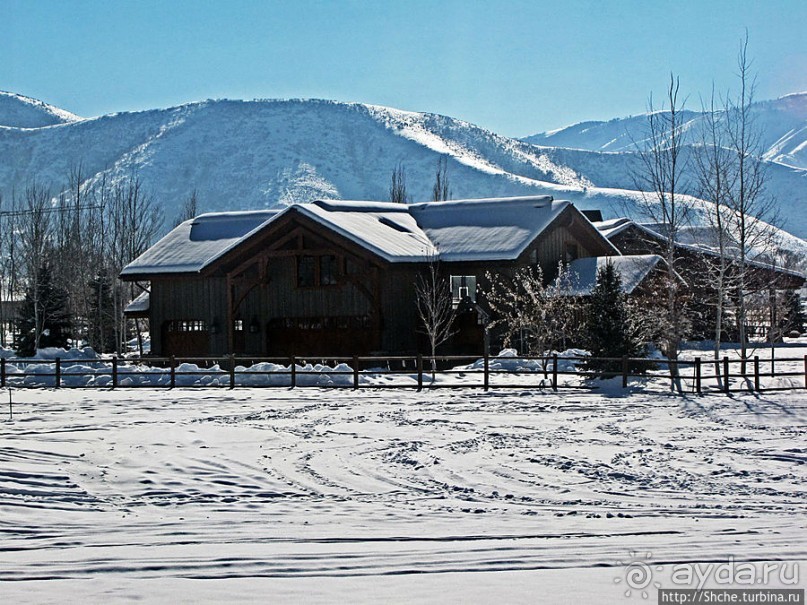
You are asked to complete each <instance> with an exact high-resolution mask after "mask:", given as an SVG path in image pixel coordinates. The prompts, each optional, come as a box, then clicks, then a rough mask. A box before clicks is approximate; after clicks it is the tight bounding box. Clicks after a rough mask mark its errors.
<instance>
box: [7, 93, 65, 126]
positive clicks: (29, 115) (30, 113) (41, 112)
mask: <svg viewBox="0 0 807 605" xmlns="http://www.w3.org/2000/svg"><path fill="white" fill-rule="evenodd" d="M80 119H81V118H80V117H79V116H77V115H74V114H72V113H70V112H69V111H65V110H64V109H59V108H58V107H54V106H53V105H48V104H47V103H43V102H42V101H38V100H36V99H32V98H30V97H25V96H23V95H18V94H15V93H13V92H5V91H2V90H0V127H2V126H12V127H15V128H41V127H43V126H52V125H54V124H64V123H67V122H76V121H78V120H80Z"/></svg>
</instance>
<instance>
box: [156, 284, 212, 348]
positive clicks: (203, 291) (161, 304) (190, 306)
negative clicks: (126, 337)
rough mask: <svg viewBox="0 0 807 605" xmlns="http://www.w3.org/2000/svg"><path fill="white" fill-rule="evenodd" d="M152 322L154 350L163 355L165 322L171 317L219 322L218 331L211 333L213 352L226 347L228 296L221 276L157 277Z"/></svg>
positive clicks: (209, 324)
mask: <svg viewBox="0 0 807 605" xmlns="http://www.w3.org/2000/svg"><path fill="white" fill-rule="evenodd" d="M149 303H150V307H149V320H150V322H149V325H150V327H151V350H152V351H153V352H154V353H156V354H163V353H164V352H165V351H164V349H163V344H164V343H163V342H162V330H163V325H164V324H165V322H167V321H171V320H193V319H200V320H203V321H205V322H207V324H208V327H210V326H212V325H213V324H214V323H217V324H218V326H219V330H218V333H217V334H210V349H209V351H210V353H215V352H223V351H225V350H226V346H227V343H226V334H225V330H224V322H225V320H226V317H227V296H226V290H225V282H224V279H222V278H206V279H204V278H174V279H155V280H153V281H152V282H151V295H150V296H149Z"/></svg>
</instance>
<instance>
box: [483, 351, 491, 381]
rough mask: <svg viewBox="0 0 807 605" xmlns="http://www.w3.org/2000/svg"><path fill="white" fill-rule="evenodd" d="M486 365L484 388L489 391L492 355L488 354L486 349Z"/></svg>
mask: <svg viewBox="0 0 807 605" xmlns="http://www.w3.org/2000/svg"><path fill="white" fill-rule="evenodd" d="M484 361H485V365H484V366H483V368H484V389H485V390H486V391H487V390H489V389H490V357H489V356H488V352H487V351H485V358H484Z"/></svg>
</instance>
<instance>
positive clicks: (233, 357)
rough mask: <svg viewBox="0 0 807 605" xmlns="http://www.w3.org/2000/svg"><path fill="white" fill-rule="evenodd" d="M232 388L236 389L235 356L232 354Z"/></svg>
mask: <svg viewBox="0 0 807 605" xmlns="http://www.w3.org/2000/svg"><path fill="white" fill-rule="evenodd" d="M230 388H231V389H234V388H235V354H233V353H230Z"/></svg>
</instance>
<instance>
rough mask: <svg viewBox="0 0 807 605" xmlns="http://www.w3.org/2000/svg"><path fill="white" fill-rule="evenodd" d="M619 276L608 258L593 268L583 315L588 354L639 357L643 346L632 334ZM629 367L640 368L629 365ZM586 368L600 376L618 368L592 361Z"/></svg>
mask: <svg viewBox="0 0 807 605" xmlns="http://www.w3.org/2000/svg"><path fill="white" fill-rule="evenodd" d="M633 326H634V322H633V321H632V318H631V309H630V307H629V306H628V304H627V300H626V297H625V294H624V293H623V292H622V278H621V276H620V275H619V272H618V271H617V270H616V268H615V267H614V265H613V263H611V262H610V261H609V262H608V263H606V265H605V266H603V267H601V268H600V269H599V270H598V271H597V284H596V285H595V286H594V289H593V290H592V291H591V298H590V299H589V304H588V309H587V315H586V341H587V345H588V349H589V351H590V352H591V355H592V357H623V356H626V357H639V356H641V355H643V354H644V345H643V344H642V343H641V342H640V339H639V338H638V337H637V335H636V334H635V330H634V328H633ZM633 365H634V367H633V368H632V369H633V370H638V369H640V367H641V366H639V367H636V365H637V364H633ZM588 367H589V368H591V369H593V370H595V371H598V372H600V374H601V375H607V374H612V373H616V372H618V371H620V369H621V362H619V361H595V360H592V361H590V362H589V363H588Z"/></svg>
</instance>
